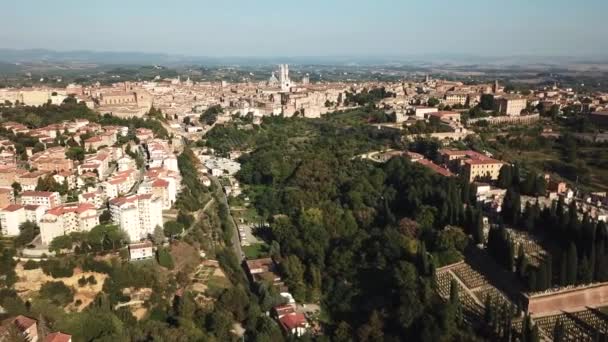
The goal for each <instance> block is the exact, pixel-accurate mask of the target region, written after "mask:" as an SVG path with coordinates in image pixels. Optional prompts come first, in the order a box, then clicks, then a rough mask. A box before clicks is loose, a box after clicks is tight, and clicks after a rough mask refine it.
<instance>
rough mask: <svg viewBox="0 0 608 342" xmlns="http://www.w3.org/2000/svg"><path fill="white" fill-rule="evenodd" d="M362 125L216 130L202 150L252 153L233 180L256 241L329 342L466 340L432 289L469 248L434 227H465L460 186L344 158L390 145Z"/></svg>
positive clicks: (338, 119)
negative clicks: (313, 308) (266, 247)
mask: <svg viewBox="0 0 608 342" xmlns="http://www.w3.org/2000/svg"><path fill="white" fill-rule="evenodd" d="M370 115H371V113H369V112H366V111H365V110H355V111H347V112H344V113H336V114H331V115H328V116H327V117H325V118H323V119H315V120H308V119H298V118H289V119H287V118H265V119H264V121H263V123H262V125H261V126H260V127H256V128H254V129H253V130H250V131H237V129H236V128H234V127H232V126H230V125H226V126H216V127H215V128H214V130H212V131H211V132H210V133H209V134H208V138H207V145H208V146H210V147H213V148H215V149H216V150H219V151H225V150H227V149H229V148H230V149H239V148H246V147H253V150H252V151H251V153H249V154H247V155H244V156H243V157H242V160H241V162H242V163H243V165H242V169H241V171H240V172H239V174H238V177H239V179H240V180H241V181H242V182H243V183H245V184H247V185H249V186H250V189H251V192H252V196H253V198H254V204H255V207H256V208H257V210H258V212H259V213H260V214H261V215H262V216H263V217H265V218H266V219H267V220H268V221H269V222H270V223H269V225H268V226H267V227H263V228H260V231H259V234H260V235H261V236H263V237H264V238H265V239H266V240H267V242H268V243H270V244H271V245H272V246H273V247H272V248H271V250H272V251H271V252H272V255H273V257H274V258H275V260H276V261H277V262H278V263H279V264H280V269H281V272H282V274H283V276H284V277H285V279H286V283H287V284H288V286H289V288H290V290H291V292H292V294H293V295H294V296H295V297H296V299H297V300H300V301H304V302H309V301H313V302H314V301H320V302H321V304H322V306H323V310H324V312H325V314H326V316H327V318H326V319H325V320H324V324H325V325H326V327H325V328H326V329H327V331H328V332H329V336H330V337H331V338H332V340H336V341H348V340H351V339H356V340H361V341H378V340H389V341H390V340H395V341H397V340H403V339H406V338H412V339H416V340H424V341H440V340H444V341H454V340H470V339H475V337H474V335H473V333H472V332H469V331H467V329H466V328H465V327H464V326H463V325H462V324H461V320H460V317H459V315H458V310H457V306H458V304H457V303H454V304H453V305H451V304H447V305H446V304H445V303H443V302H442V301H441V300H440V298H439V297H438V296H437V295H436V294H435V293H434V291H433V286H434V285H433V274H434V269H435V268H436V267H439V266H442V265H445V264H448V263H452V262H455V261H457V260H459V259H460V258H461V257H462V252H463V251H464V249H465V248H466V246H467V245H468V243H469V238H468V237H467V236H466V235H465V234H464V233H463V231H462V230H460V229H458V228H453V229H443V227H445V226H446V225H447V224H461V223H464V211H463V209H462V208H463V206H462V203H463V202H462V199H463V197H468V196H467V195H463V186H462V185H461V182H460V181H459V180H454V179H452V180H449V179H446V178H442V177H440V176H438V175H435V174H432V173H431V172H430V171H428V170H426V169H425V168H423V167H422V166H419V165H415V164H412V163H410V162H409V161H407V160H406V159H403V158H396V159H393V160H391V161H389V162H388V163H386V164H385V165H380V164H374V163H373V162H370V161H366V160H361V159H359V158H353V156H356V155H358V154H360V153H364V152H367V151H369V150H371V149H378V148H382V147H388V146H394V145H395V144H400V139H398V136H397V137H396V136H392V135H391V134H388V133H381V132H380V131H378V130H376V129H373V128H372V127H370V126H368V125H366V124H365V123H366V122H368V118H369V116H370ZM230 130H235V131H237V132H240V133H238V134H236V135H232V134H230V133H229V131H230ZM235 136H236V137H237V138H234V137H235ZM467 201H468V199H467Z"/></svg>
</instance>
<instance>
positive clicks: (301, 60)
mask: <svg viewBox="0 0 608 342" xmlns="http://www.w3.org/2000/svg"><path fill="white" fill-rule="evenodd" d="M0 62H4V63H28V64H29V63H33V64H39V63H42V64H49V63H81V64H82V63H84V64H98V65H110V64H134V65H137V64H138V65H142V64H161V65H168V66H175V65H200V64H202V65H211V66H216V65H243V66H246V65H268V64H278V63H290V64H319V65H344V66H347V65H352V66H356V65H425V66H430V65H452V66H458V65H487V66H524V65H537V66H538V65H545V66H566V65H572V64H608V57H607V56H602V57H563V56H560V57H555V56H553V57H544V56H496V57H481V56H472V55H466V54H416V55H411V56H386V57H383V56H302V57H280V56H277V57H247V56H242V57H204V56H186V55H179V54H167V53H145V52H102V51H87V50H77V51H55V50H46V49H27V50H17V49H5V48H0Z"/></svg>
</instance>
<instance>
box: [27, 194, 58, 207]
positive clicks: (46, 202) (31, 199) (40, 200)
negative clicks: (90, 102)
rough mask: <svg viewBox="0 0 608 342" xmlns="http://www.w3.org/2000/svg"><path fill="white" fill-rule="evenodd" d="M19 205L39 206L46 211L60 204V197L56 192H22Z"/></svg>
mask: <svg viewBox="0 0 608 342" xmlns="http://www.w3.org/2000/svg"><path fill="white" fill-rule="evenodd" d="M21 204H22V205H41V206H44V207H46V208H47V209H51V208H55V207H56V206H58V205H60V204H61V197H60V196H59V193H58V192H50V191H24V192H22V193H21Z"/></svg>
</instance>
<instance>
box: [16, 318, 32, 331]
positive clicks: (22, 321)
mask: <svg viewBox="0 0 608 342" xmlns="http://www.w3.org/2000/svg"><path fill="white" fill-rule="evenodd" d="M14 323H15V325H17V327H19V328H20V329H22V330H26V329H29V328H30V327H31V326H32V325H34V324H36V320H35V319H31V318H29V317H25V316H23V315H19V316H17V317H15V320H14Z"/></svg>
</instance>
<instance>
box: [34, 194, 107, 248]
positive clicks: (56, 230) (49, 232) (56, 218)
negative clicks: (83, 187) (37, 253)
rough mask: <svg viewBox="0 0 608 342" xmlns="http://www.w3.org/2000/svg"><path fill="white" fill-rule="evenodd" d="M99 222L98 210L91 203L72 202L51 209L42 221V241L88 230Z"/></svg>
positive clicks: (44, 242)
mask: <svg viewBox="0 0 608 342" xmlns="http://www.w3.org/2000/svg"><path fill="white" fill-rule="evenodd" d="M98 224H99V216H97V210H95V207H94V206H93V205H92V204H89V203H75V204H74V203H70V204H63V205H60V206H58V207H55V208H52V209H49V210H48V211H47V212H46V214H44V216H43V217H42V220H41V221H40V237H41V239H42V243H43V244H45V245H48V244H49V243H50V242H51V241H53V239H54V238H56V237H57V236H61V235H66V234H70V233H72V232H88V231H90V230H91V229H93V227H95V226H97V225H98Z"/></svg>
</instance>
